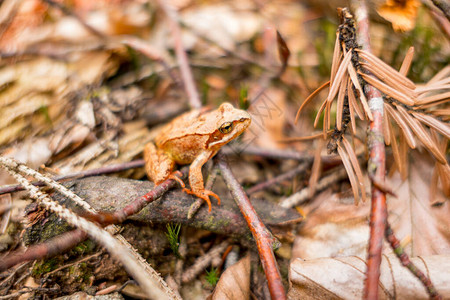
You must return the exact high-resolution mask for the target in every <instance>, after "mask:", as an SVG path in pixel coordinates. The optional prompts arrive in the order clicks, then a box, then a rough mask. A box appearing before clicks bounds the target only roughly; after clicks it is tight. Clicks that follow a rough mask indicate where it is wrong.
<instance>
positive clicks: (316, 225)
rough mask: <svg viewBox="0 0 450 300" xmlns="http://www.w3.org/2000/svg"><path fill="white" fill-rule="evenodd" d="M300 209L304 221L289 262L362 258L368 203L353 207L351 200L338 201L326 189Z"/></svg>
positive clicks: (364, 246) (364, 253)
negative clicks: (349, 257)
mask: <svg viewBox="0 0 450 300" xmlns="http://www.w3.org/2000/svg"><path fill="white" fill-rule="evenodd" d="M302 210H303V211H304V213H305V220H304V222H303V223H302V227H301V229H300V231H299V234H298V236H297V238H296V239H295V242H294V246H293V248H292V258H293V259H294V258H298V257H299V258H303V259H315V258H319V257H336V256H349V255H358V256H361V257H365V256H366V248H367V241H368V239H369V226H368V223H367V216H368V215H369V211H370V204H369V203H368V202H366V203H361V204H360V205H358V206H355V205H354V201H353V199H349V198H339V197H338V195H337V194H332V193H331V191H330V190H326V191H324V192H322V193H320V194H319V195H317V196H316V197H315V199H314V201H313V202H311V203H310V204H308V205H307V206H302Z"/></svg>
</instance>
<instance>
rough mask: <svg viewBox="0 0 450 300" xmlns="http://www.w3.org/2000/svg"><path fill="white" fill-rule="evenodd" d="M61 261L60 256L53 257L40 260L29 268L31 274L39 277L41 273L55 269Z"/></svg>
mask: <svg viewBox="0 0 450 300" xmlns="http://www.w3.org/2000/svg"><path fill="white" fill-rule="evenodd" d="M61 263H62V259H61V257H53V258H49V259H44V260H41V261H39V262H37V263H36V264H35V265H34V267H33V269H32V270H31V274H32V275H33V276H35V277H41V276H42V275H44V274H47V273H48V272H51V271H53V270H55V269H57V268H58V267H59V266H60V265H61Z"/></svg>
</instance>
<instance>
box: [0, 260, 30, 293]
mask: <svg viewBox="0 0 450 300" xmlns="http://www.w3.org/2000/svg"><path fill="white" fill-rule="evenodd" d="M28 264H29V262H24V263H22V264H21V265H20V266H17V267H16V268H14V270H12V272H11V274H9V275H8V276H7V277H6V278H5V279H4V280H3V281H2V282H1V283H0V289H2V288H4V287H5V286H6V285H7V284H8V281H10V280H12V279H13V278H14V276H15V275H16V274H17V272H20V271H21V270H22V269H23V268H24V267H26V266H28Z"/></svg>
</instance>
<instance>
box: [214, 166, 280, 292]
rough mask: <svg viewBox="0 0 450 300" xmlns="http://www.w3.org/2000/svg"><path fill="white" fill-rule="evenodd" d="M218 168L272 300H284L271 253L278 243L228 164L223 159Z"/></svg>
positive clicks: (276, 266) (275, 264)
mask: <svg viewBox="0 0 450 300" xmlns="http://www.w3.org/2000/svg"><path fill="white" fill-rule="evenodd" d="M219 167H220V171H221V173H222V176H223V179H224V180H225V182H226V184H227V186H228V189H229V190H230V192H231V194H232V195H233V198H234V200H235V201H236V204H237V205H238V207H239V209H240V210H241V212H242V215H243V216H244V218H245V221H246V222H247V224H248V227H249V228H250V231H251V232H252V235H253V238H254V239H255V241H256V245H257V247H258V253H259V257H260V259H261V263H262V266H263V269H264V273H265V274H266V278H267V284H268V286H269V291H270V296H271V297H272V299H286V293H285V291H284V287H283V283H282V282H281V275H280V271H279V270H278V265H277V262H276V260H275V255H274V253H273V249H274V246H276V245H277V244H278V241H277V240H276V239H275V238H274V237H273V235H272V234H271V233H270V231H269V230H268V229H267V228H266V227H265V225H264V224H263V222H262V221H261V219H260V218H259V216H258V214H257V213H256V211H255V209H254V208H253V206H252V204H251V203H250V200H249V199H248V197H247V195H246V194H245V191H244V189H243V188H242V186H241V185H240V184H239V182H238V181H237V180H236V178H235V177H234V175H233V173H232V172H231V169H230V167H229V166H228V163H227V162H226V161H225V160H224V159H220V160H219Z"/></svg>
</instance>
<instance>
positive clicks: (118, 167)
mask: <svg viewBox="0 0 450 300" xmlns="http://www.w3.org/2000/svg"><path fill="white" fill-rule="evenodd" d="M143 166H144V160H143V159H139V160H133V161H130V162H126V163H121V164H115V165H109V166H106V167H101V168H97V169H91V170H85V171H81V172H76V173H71V174H67V175H59V176H55V177H53V178H52V180H53V181H65V180H68V179H74V178H85V177H91V176H98V175H105V174H111V173H118V172H122V171H126V170H129V169H135V168H141V167H143ZM31 184H33V185H34V186H44V185H45V184H44V182H42V181H35V182H32V183H31ZM23 190H24V188H23V187H22V186H21V185H20V184H14V185H5V186H2V187H0V195H2V194H7V193H13V192H18V191H23Z"/></svg>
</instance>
